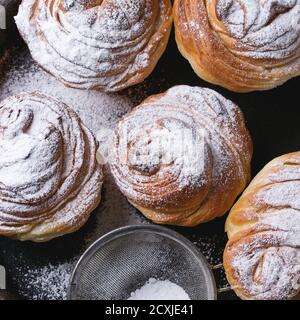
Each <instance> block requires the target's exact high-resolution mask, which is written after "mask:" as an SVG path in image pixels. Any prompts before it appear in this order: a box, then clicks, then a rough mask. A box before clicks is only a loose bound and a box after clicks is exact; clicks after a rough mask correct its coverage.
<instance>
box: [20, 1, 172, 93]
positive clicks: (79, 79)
mask: <svg viewBox="0 0 300 320" xmlns="http://www.w3.org/2000/svg"><path fill="white" fill-rule="evenodd" d="M16 23H17V25H18V28H19V30H20V32H21V34H22V35H23V37H24V39H25V40H26V42H27V43H28V46H29V48H30V51H31V54H32V56H33V57H34V59H35V60H36V61H38V63H39V64H41V65H42V66H43V67H44V68H45V69H46V70H48V71H49V72H50V73H52V74H54V75H55V76H56V77H57V78H58V79H60V80H62V81H63V82H65V83H67V84H68V85H70V86H72V87H76V88H97V89H102V90H106V91H118V90H121V89H123V88H126V87H128V86H129V85H132V84H135V83H138V82H141V81H142V80H143V79H142V77H143V73H144V77H146V76H148V74H149V72H151V70H150V69H152V65H155V64H156V62H157V59H158V57H159V55H160V54H161V53H162V48H163V47H161V46H160V45H159V42H163V41H167V38H168V35H169V31H170V26H171V14H170V4H169V0H167V1H165V0H159V1H150V0H143V1H133V0H118V1H113V0H111V1H105V2H104V3H102V2H100V3H96V2H93V1H84V2H82V1H81V2H78V1H58V0H51V1H47V2H45V1H36V0H24V1H23V2H22V5H21V7H20V10H19V13H18V16H17V17H16ZM148 69H149V70H148Z"/></svg>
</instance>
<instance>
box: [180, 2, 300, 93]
mask: <svg viewBox="0 0 300 320" xmlns="http://www.w3.org/2000/svg"><path fill="white" fill-rule="evenodd" d="M174 15H175V25H176V27H177V28H176V29H177V30H176V36H177V40H178V42H179V47H182V51H183V54H184V55H185V56H187V58H189V59H191V60H192V62H191V63H192V65H193V66H194V68H195V69H196V72H198V73H199V74H200V76H202V77H203V78H205V79H206V80H208V81H211V82H213V83H216V84H220V85H223V86H225V87H227V88H229V89H232V90H234V91H251V90H265V89H269V88H271V87H275V86H277V85H279V84H282V83H283V82H285V81H287V80H288V79H290V78H292V77H295V76H297V75H299V74H300V0H207V1H204V0H186V1H185V0H176V3H175V8H174ZM186 51H187V52H186ZM189 51H190V53H189Z"/></svg>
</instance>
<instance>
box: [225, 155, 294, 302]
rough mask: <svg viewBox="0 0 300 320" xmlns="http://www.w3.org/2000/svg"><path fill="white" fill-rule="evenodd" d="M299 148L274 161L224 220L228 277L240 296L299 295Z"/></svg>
mask: <svg viewBox="0 0 300 320" xmlns="http://www.w3.org/2000/svg"><path fill="white" fill-rule="evenodd" d="M299 199H300V152H296V153H291V154H287V155H284V156H281V157H279V158H276V159H274V160H273V161H271V162H270V163H269V164H267V165H266V167H265V168H263V170H262V171H261V172H260V173H259V174H258V175H257V176H256V177H255V179H254V180H253V181H252V182H251V184H250V185H249V187H248V188H247V189H246V190H245V192H244V193H243V195H242V196H241V198H240V199H239V201H238V202H237V203H236V204H235V206H234V207H233V208H232V210H231V212H230V214H229V217H228V219H227V222H226V230H227V233H228V237H229V242H228V244H227V246H226V250H225V252H224V267H225V270H226V274H227V278H228V281H229V282H230V284H231V286H232V288H233V289H234V290H235V292H236V293H237V295H238V296H240V297H241V298H242V299H290V298H293V297H295V296H297V295H298V297H300V295H299V292H300V282H299V280H300V202H299Z"/></svg>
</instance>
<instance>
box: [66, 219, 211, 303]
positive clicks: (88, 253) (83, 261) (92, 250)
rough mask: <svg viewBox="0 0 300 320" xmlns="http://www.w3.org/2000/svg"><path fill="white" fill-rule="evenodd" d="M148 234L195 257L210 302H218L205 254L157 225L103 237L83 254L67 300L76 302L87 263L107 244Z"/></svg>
mask: <svg viewBox="0 0 300 320" xmlns="http://www.w3.org/2000/svg"><path fill="white" fill-rule="evenodd" d="M141 231H143V232H147V233H156V234H159V235H161V236H164V237H167V238H169V239H171V240H173V241H175V242H177V243H178V244H179V245H181V246H183V247H184V248H185V249H186V250H188V251H189V253H190V254H192V255H193V256H194V258H195V259H196V260H198V262H199V263H200V264H202V266H203V272H204V276H205V279H206V284H207V291H208V294H207V296H208V300H217V286H216V282H215V278H214V275H213V272H212V270H211V266H210V265H209V263H208V262H207V260H206V258H205V257H204V256H203V254H202V253H201V252H200V251H199V250H198V249H197V248H196V246H195V245H194V244H193V243H192V242H191V241H189V240H188V239H187V238H185V237H184V236H183V235H181V234H179V233H178V232H176V231H174V230H171V229H168V228H166V227H162V226H157V225H130V226H123V227H120V228H117V229H114V230H112V231H109V232H108V233H106V234H104V235H103V236H101V237H100V238H99V239H97V240H96V241H95V242H94V243H93V244H91V245H90V246H89V248H88V249H87V250H86V251H85V252H84V253H83V254H82V256H81V257H80V259H79V260H78V262H77V263H76V265H75V267H74V270H73V272H72V274H71V277H70V281H69V286H68V291H67V300H76V297H75V288H76V285H77V279H78V278H80V274H81V271H82V269H83V268H84V266H85V265H86V263H87V262H88V261H89V260H90V258H91V257H92V256H93V254H94V253H95V252H96V251H98V250H100V249H101V248H102V247H104V246H105V245H106V244H107V243H109V242H111V241H114V240H116V239H118V238H120V237H122V236H126V235H128V234H132V233H135V232H141Z"/></svg>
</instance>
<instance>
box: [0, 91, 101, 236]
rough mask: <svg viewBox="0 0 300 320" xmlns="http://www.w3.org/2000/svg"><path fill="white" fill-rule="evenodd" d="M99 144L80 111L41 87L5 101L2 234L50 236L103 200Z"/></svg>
mask: <svg viewBox="0 0 300 320" xmlns="http://www.w3.org/2000/svg"><path fill="white" fill-rule="evenodd" d="M96 149H97V143H96V141H95V139H94V137H93V135H92V133H91V132H90V131H89V130H88V129H87V128H86V127H85V126H84V125H83V123H82V122H81V120H80V119H79V117H78V116H77V114H76V113H75V112H74V111H73V110H72V109H70V108H69V107H68V106H66V105H65V104H63V103H61V102H59V101H57V100H55V99H53V98H51V97H48V96H45V95H42V94H40V93H38V92H35V93H31V94H29V93H22V94H19V95H16V96H12V97H10V98H7V99H6V100H4V101H3V102H2V103H1V104H0V235H6V236H11V237H14V238H18V239H20V240H32V241H38V242H39V241H46V240H49V239H51V238H54V237H58V236H61V235H63V234H66V233H70V232H73V231H76V230H78V229H79V228H80V227H81V226H82V225H83V224H84V223H85V222H86V220H87V219H88V217H89V216H90V213H91V211H92V210H93V209H94V208H95V207H96V206H97V205H98V204H99V202H100V192H101V186H102V169H101V168H100V166H99V165H98V163H97V161H96Z"/></svg>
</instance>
